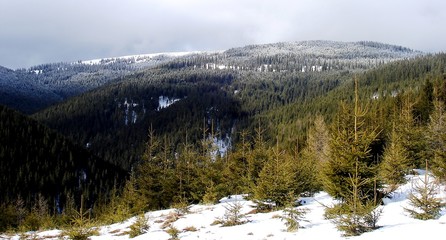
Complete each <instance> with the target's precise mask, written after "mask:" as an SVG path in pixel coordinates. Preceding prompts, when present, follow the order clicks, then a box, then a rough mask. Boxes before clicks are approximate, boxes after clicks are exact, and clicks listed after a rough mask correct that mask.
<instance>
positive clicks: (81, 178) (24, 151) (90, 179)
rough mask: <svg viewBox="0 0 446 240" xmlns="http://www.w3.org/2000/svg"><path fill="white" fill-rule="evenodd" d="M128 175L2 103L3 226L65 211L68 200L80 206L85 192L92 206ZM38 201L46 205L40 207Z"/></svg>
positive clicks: (0, 195) (0, 202)
mask: <svg viewBox="0 0 446 240" xmlns="http://www.w3.org/2000/svg"><path fill="white" fill-rule="evenodd" d="M126 175H127V173H126V172H124V171H122V170H121V169H120V168H117V167H116V166H113V165H112V164H110V163H107V162H104V161H102V160H100V159H99V158H97V157H95V156H93V155H92V154H91V153H89V152H88V151H86V150H85V149H83V148H82V147H79V146H76V145H74V144H73V143H71V142H70V141H69V140H67V139H66V138H65V137H63V136H61V135H60V134H57V133H56V132H54V131H53V130H50V129H49V128H47V127H45V126H43V125H41V124H40V123H38V122H36V121H35V120H33V119H30V118H29V117H26V116H23V115H21V114H20V113H18V112H16V111H13V110H11V109H8V108H6V107H4V106H1V105H0V189H1V191H0V209H1V210H0V212H2V216H1V217H0V218H1V219H2V220H1V221H0V229H3V230H4V228H5V227H6V226H8V225H11V226H18V225H19V224H22V223H23V221H27V219H25V217H26V216H30V217H31V215H29V214H31V213H32V214H45V215H44V216H43V215H39V216H35V217H45V216H47V215H48V216H49V214H51V215H53V214H54V215H55V214H60V213H62V210H64V209H66V207H67V204H73V205H72V206H71V207H74V208H77V207H78V206H79V205H80V201H81V195H82V196H83V198H84V201H85V202H84V204H86V205H85V206H90V207H91V206H93V204H94V203H95V202H96V201H98V200H99V199H103V200H106V199H108V197H109V196H108V195H109V193H110V191H111V190H112V189H113V188H114V187H116V186H120V184H122V183H123V181H124V180H125V177H126ZM70 201H71V203H70ZM39 204H41V205H39ZM42 204H43V205H44V206H43V205H42ZM38 205H39V208H45V209H46V210H45V209H40V210H39V211H41V212H40V213H37V212H35V211H37V210H36V206H38ZM16 211H21V213H20V214H21V215H20V216H18V215H16ZM42 211H43V212H42ZM28 220H29V221H32V220H31V219H28Z"/></svg>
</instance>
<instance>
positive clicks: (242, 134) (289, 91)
mask: <svg viewBox="0 0 446 240" xmlns="http://www.w3.org/2000/svg"><path fill="white" fill-rule="evenodd" d="M112 62H113V61H112ZM5 73H7V74H12V73H11V72H10V71H9V70H5ZM445 73H446V55H445V54H436V55H423V56H421V54H420V53H418V52H415V51H412V50H410V49H406V48H403V47H398V46H392V45H386V44H379V43H373V42H359V43H337V42H327V41H313V42H300V43H291V44H290V43H279V44H269V45H256V46H247V47H244V48H237V49H231V50H228V51H225V52H217V53H207V54H194V55H188V56H184V57H181V58H175V59H172V60H171V61H167V62H163V63H161V64H159V65H156V66H152V67H151V68H147V69H144V70H139V71H135V72H133V73H132V74H129V75H126V76H123V77H119V78H118V79H116V81H111V82H108V84H105V85H102V86H101V87H98V88H95V89H92V90H89V91H84V90H82V91H80V92H79V94H75V96H73V97H71V98H69V99H68V100H67V101H64V102H61V103H59V104H56V105H53V106H51V107H48V108H46V109H44V110H42V111H39V112H37V113H35V114H33V115H32V118H33V119H34V120H37V122H36V121H34V120H30V119H29V118H26V117H24V116H22V115H19V114H17V113H16V112H13V111H11V110H8V109H6V108H3V109H2V119H1V120H2V124H3V125H1V127H0V129H1V130H2V131H3V133H2V135H1V136H2V137H4V139H2V141H3V142H4V143H3V145H2V146H3V149H2V151H1V152H0V154H2V155H1V156H3V157H4V159H5V161H2V171H3V172H5V173H7V174H5V175H4V176H3V178H2V182H1V183H2V184H5V186H6V188H5V189H7V191H5V192H6V194H5V195H4V200H2V201H3V202H5V203H4V204H3V206H2V208H3V209H5V211H4V212H5V216H6V217H5V218H3V219H18V218H17V215H15V214H14V213H13V212H14V209H15V205H14V204H16V203H17V202H16V201H17V199H22V198H23V199H25V202H26V204H28V205H27V207H28V213H29V214H32V208H31V209H29V208H30V206H33V204H34V205H35V202H39V201H38V200H37V199H40V198H41V197H40V196H43V197H45V198H47V199H48V202H52V203H50V204H49V205H50V206H54V207H53V209H52V210H48V211H46V212H48V213H51V214H52V216H53V218H49V219H60V217H61V216H62V218H63V216H68V215H64V209H66V206H68V205H67V203H64V199H63V198H64V197H65V198H67V196H68V195H75V196H77V200H76V201H77V202H76V204H77V206H76V207H78V208H79V211H80V212H82V211H84V210H86V209H87V207H86V206H85V205H83V206H80V202H81V199H79V195H81V196H83V197H82V198H83V199H84V200H86V201H87V204H89V206H88V207H92V209H93V213H91V212H90V213H89V214H90V216H93V217H94V219H96V220H98V221H100V222H102V223H110V222H116V221H121V220H123V219H126V218H128V217H130V216H132V215H135V214H138V213H140V212H141V211H147V210H150V209H160V208H168V207H170V206H172V205H174V206H178V208H179V209H181V208H186V206H187V205H189V204H192V203H199V202H205V203H214V202H215V201H217V200H218V199H219V198H221V197H223V196H227V195H230V194H239V193H244V194H247V195H248V196H249V198H250V199H253V200H255V202H256V204H257V211H269V210H271V209H273V208H275V209H285V208H289V207H290V205H292V204H293V202H294V201H295V200H296V198H298V197H299V196H310V195H312V194H314V193H316V192H318V191H321V190H324V191H325V192H327V193H328V194H330V195H331V196H332V197H333V198H335V199H337V200H338V201H339V204H337V205H335V206H333V207H329V208H327V210H326V215H327V217H328V218H330V219H334V220H333V221H334V222H336V221H337V222H336V224H339V229H340V230H342V231H345V232H346V233H347V234H348V235H359V234H361V233H363V232H366V231H371V230H373V229H375V228H376V226H375V223H376V219H377V218H378V217H379V216H377V215H379V214H378V213H377V212H376V211H375V209H376V207H377V205H378V204H379V202H380V199H381V198H382V197H383V196H387V195H389V194H391V193H392V191H394V190H395V189H396V188H397V186H399V185H400V184H402V183H403V182H404V176H405V175H406V174H408V173H410V169H412V168H415V167H416V168H422V167H425V166H426V160H428V162H429V163H428V164H429V166H430V168H429V169H431V170H432V172H433V174H434V175H435V176H436V177H437V178H438V179H440V181H443V180H444V179H445V174H444V173H445V169H446V168H445V164H444V149H446V147H445V146H446V141H445V140H444V136H443V135H444V134H442V133H443V132H444V125H445V124H444V120H443V119H444V110H445V109H444V102H445V100H446V75H445ZM38 122H39V123H43V124H45V125H46V126H48V127H49V128H51V129H53V130H54V131H57V132H58V133H59V134H62V135H63V136H65V137H67V138H64V137H61V135H58V134H56V133H55V132H52V131H50V130H48V129H47V127H43V126H42V125H40V124H39V123H38ZM22 138H25V139H22ZM67 139H70V141H73V142H74V143H76V144H77V145H79V146H82V147H76V146H75V145H73V144H71V143H70V141H68V140H67ZM19 142H23V143H22V144H21V145H20V144H18V143H19ZM25 148H26V150H25ZM87 151H88V152H87ZM89 152H91V153H93V154H94V155H96V156H97V157H93V156H92V155H90V153H89ZM99 159H103V160H105V161H106V162H107V163H105V162H102V160H99ZM78 164H79V165H78ZM115 165H116V166H119V167H120V168H121V169H124V171H126V172H128V173H129V176H128V178H127V181H126V184H125V186H124V187H120V182H121V181H120V179H122V178H123V176H124V174H122V172H121V171H119V170H116V168H115V167H113V166H115ZM49 168H51V169H49ZM9 169H12V170H11V171H9ZM29 169H37V171H36V172H35V173H32V174H25V173H26V172H27V171H28V170H29ZM45 171H46V172H48V174H46V175H44V176H41V175H40V173H41V172H45ZM14 174H15V175H14ZM17 174H19V175H20V176H21V177H19V178H17V179H16V180H14V176H16V175H17ZM22 175H24V176H23V177H22ZM56 183H59V185H57V184H56ZM21 186H24V187H21ZM48 186H54V187H51V188H48ZM61 186H63V187H61ZM112 186H116V188H113V187H112ZM81 193H84V194H81ZM45 194H46V195H45ZM15 196H17V197H15ZM19 196H20V197H19ZM36 196H37V197H36ZM69 199H70V198H68V199H66V200H65V201H68V200H69ZM51 204H52V205H51ZM64 204H65V205H64ZM74 213H76V212H74ZM78 213H79V212H78ZM81 215H82V214H81ZM31 216H32V215H31ZM69 216H70V217H69V218H74V219H75V220H76V219H77V218H76V214H74V215H73V214H71V215H69ZM77 217H79V215H77ZM81 218H83V217H81ZM375 218H376V219H375ZM65 220H66V219H65ZM351 221H353V222H351ZM68 222H70V221H68ZM66 223H67V221H65V223H62V225H64V224H66ZM2 224H3V226H4V227H12V228H17V227H18V226H22V227H24V228H26V229H30V228H32V227H30V226H29V224H28V225H26V224H25V225H24V224H23V222H17V221H15V222H14V221H12V220H11V221H10V220H8V222H5V223H2ZM58 224H61V223H58ZM355 224H356V225H355ZM68 225H69V224H68ZM64 226H66V225H64ZM352 226H353V227H352ZM355 226H356V227H355Z"/></svg>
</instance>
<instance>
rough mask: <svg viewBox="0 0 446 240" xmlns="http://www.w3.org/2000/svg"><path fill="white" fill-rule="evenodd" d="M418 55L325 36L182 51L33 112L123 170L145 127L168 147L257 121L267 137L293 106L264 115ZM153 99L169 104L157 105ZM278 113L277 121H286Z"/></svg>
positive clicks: (223, 135) (222, 137) (136, 152)
mask: <svg viewBox="0 0 446 240" xmlns="http://www.w3.org/2000/svg"><path fill="white" fill-rule="evenodd" d="M420 55H421V53H420V52H417V51H413V50H410V49H407V48H403V47H398V46H392V45H386V44H380V43H373V42H357V43H340V42H329V41H308V42H296V43H277V44H267V45H253V46H247V47H244V48H236V49H230V50H227V51H224V52H215V53H205V54H193V55H186V56H183V57H179V58H175V59H172V60H170V61H167V62H165V63H162V64H159V65H156V66H154V67H151V68H149V69H144V70H141V71H138V72H136V73H134V74H131V75H128V76H125V77H122V78H120V79H119V81H116V82H113V83H109V84H107V85H106V86H102V87H100V88H97V89H95V90H92V91H89V92H87V93H84V94H82V95H79V96H76V97H73V98H71V99H69V100H68V101H65V102H63V103H61V104H58V105H55V106H52V107H49V108H47V109H45V110H43V111H40V112H38V113H36V114H34V115H33V117H34V118H35V119H37V120H38V121H41V122H43V123H45V124H47V125H48V126H50V127H51V128H53V129H56V130H57V131H60V132H61V133H62V134H64V135H66V136H69V137H70V138H71V139H73V140H74V141H75V142H77V143H79V144H81V145H83V146H87V145H88V146H89V147H90V149H91V150H92V151H93V152H94V153H96V154H98V155H99V156H100V157H102V158H104V159H107V160H108V161H110V162H112V163H114V164H118V165H121V166H123V167H124V168H126V169H130V168H131V166H132V164H134V163H135V162H138V160H139V158H140V156H141V155H142V152H143V149H144V144H143V143H144V142H145V139H146V132H147V129H149V127H150V126H152V127H153V129H155V131H156V133H157V134H159V135H161V136H168V138H169V140H170V142H171V143H170V144H171V145H172V146H171V147H172V148H174V149H176V148H177V147H178V145H179V143H180V142H183V141H184V139H188V142H189V143H191V144H195V145H199V143H200V141H201V140H203V139H205V138H209V137H211V135H213V136H215V137H216V142H219V143H222V142H226V143H225V145H231V144H233V143H237V135H238V134H237V133H238V132H240V131H243V130H252V129H254V127H255V126H256V125H258V124H259V123H262V125H263V126H264V127H265V128H266V130H267V132H265V134H267V136H268V138H270V137H272V138H274V136H275V135H276V134H277V132H276V131H277V129H275V128H276V127H274V126H273V125H271V123H270V120H272V119H274V118H277V117H280V116H282V115H284V116H285V115H287V114H294V113H296V112H294V111H293V112H289V113H287V114H278V115H275V116H273V117H270V116H267V115H265V114H269V113H270V112H273V111H274V110H275V109H282V108H284V107H286V106H288V105H299V106H301V105H302V104H308V103H310V102H312V101H313V100H314V99H315V98H318V97H322V96H325V95H326V94H327V93H329V92H330V91H332V90H334V89H336V88H338V87H339V86H341V85H343V84H344V83H345V82H348V81H349V80H351V78H352V75H353V74H358V73H362V72H363V71H365V70H368V69H373V68H378V67H379V66H383V65H384V64H385V63H387V62H390V61H397V60H403V59H410V58H414V57H416V56H420ZM160 99H170V100H172V102H174V103H173V104H172V105H170V106H169V107H167V108H163V109H161V108H160V106H161V105H162V101H161V100H160ZM301 113H303V112H301ZM262 116H266V117H262ZM281 119H282V120H280V122H281V123H283V122H284V121H291V120H292V119H285V118H284V117H282V118H281ZM293 119H294V118H293ZM276 126H277V125H276ZM287 126H288V125H287ZM304 126H305V125H304ZM203 132H204V133H203ZM231 142H232V143H231ZM109 146H113V148H110V147H109Z"/></svg>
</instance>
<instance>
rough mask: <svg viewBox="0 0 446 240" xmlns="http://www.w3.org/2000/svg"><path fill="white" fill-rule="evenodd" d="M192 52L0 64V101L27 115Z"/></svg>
mask: <svg viewBox="0 0 446 240" xmlns="http://www.w3.org/2000/svg"><path fill="white" fill-rule="evenodd" d="M191 54H193V53H165V54H162V53H160V54H146V55H135V56H124V57H116V58H104V59H94V60H87V61H77V62H72V63H62V62H60V63H48V64H41V65H38V66H33V67H30V68H28V69H17V70H11V69H6V68H3V67H1V66H0V104H3V105H6V106H9V107H11V108H14V109H16V110H18V111H21V112H24V113H27V114H30V113H34V112H36V111H39V110H42V109H44V108H46V107H48V106H51V105H53V104H55V103H59V102H61V101H64V100H66V99H68V98H70V97H73V96H77V95H79V94H81V93H84V92H86V91H89V90H92V89H95V88H98V87H101V86H103V85H105V84H107V83H109V82H116V81H119V80H120V78H121V77H123V76H126V75H129V74H132V73H135V72H138V71H140V70H141V69H146V68H150V67H153V66H156V65H159V64H161V63H165V62H167V61H169V60H172V59H174V58H176V57H180V56H184V55H191Z"/></svg>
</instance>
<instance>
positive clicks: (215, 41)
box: [0, 0, 446, 69]
mask: <svg viewBox="0 0 446 240" xmlns="http://www.w3.org/2000/svg"><path fill="white" fill-rule="evenodd" d="M445 30H446V1H445V0H269V1H262V0H158V1H155V0H0V65H1V66H5V67H8V68H13V69H16V68H21V67H30V66H32V65H36V64H41V63H48V62H60V61H64V62H67V61H77V60H87V59H94V58H104V57H113V56H123V55H133V54H143V53H157V52H170V51H191V50H225V49H228V48H231V47H240V46H244V45H248V44H258V43H272V42H282V41H302V40H337V41H359V40H371V41H379V42H384V43H391V44H397V45H402V46H405V47H410V48H413V49H417V50H422V51H427V52H445V51H446V31H445Z"/></svg>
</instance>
